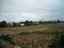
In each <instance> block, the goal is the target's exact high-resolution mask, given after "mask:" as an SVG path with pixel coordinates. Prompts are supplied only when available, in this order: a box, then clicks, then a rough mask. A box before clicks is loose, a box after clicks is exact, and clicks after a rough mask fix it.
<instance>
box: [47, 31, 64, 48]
mask: <svg viewBox="0 0 64 48" xmlns="http://www.w3.org/2000/svg"><path fill="white" fill-rule="evenodd" d="M48 48H64V32H56V34H55V38H54V39H53V40H52V41H51V44H50V45H49V46H48Z"/></svg>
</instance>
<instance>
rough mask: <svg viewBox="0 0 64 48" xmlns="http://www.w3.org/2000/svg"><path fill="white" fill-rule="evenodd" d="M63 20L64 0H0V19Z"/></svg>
mask: <svg viewBox="0 0 64 48" xmlns="http://www.w3.org/2000/svg"><path fill="white" fill-rule="evenodd" d="M58 19H59V20H64V0H0V21H3V20H5V21H7V22H13V21H16V22H19V21H26V20H32V21H40V20H42V21H46V20H58Z"/></svg>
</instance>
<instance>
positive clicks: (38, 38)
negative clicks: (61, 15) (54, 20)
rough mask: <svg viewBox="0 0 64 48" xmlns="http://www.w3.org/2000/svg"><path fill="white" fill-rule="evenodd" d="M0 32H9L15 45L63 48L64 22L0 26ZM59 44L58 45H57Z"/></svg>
mask: <svg viewBox="0 0 64 48" xmlns="http://www.w3.org/2000/svg"><path fill="white" fill-rule="evenodd" d="M0 33H4V34H5V35H7V34H10V35H11V36H12V38H13V42H14V43H15V45H19V46H20V47H22V48H23V47H24V48H31V47H32V48H37V47H40V48H46V47H47V46H48V45H49V46H48V47H49V48H53V47H54V48H59V47H60V48H64V47H62V46H61V44H63V43H62V42H61V41H64V39H62V38H63V36H64V24H39V25H32V26H23V27H6V28H0ZM58 46H59V47H58Z"/></svg>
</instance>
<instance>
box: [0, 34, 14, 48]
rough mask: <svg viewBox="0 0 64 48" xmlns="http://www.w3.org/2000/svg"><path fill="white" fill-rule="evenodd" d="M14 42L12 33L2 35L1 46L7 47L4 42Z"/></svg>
mask: <svg viewBox="0 0 64 48" xmlns="http://www.w3.org/2000/svg"><path fill="white" fill-rule="evenodd" d="M5 43H7V44H14V43H13V42H12V37H10V35H4V33H3V34H2V35H0V48H5V47H4V44H5Z"/></svg>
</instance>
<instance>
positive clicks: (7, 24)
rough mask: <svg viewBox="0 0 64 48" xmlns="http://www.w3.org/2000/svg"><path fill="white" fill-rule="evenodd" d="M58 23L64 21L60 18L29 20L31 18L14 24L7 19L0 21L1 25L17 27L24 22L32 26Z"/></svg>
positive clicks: (25, 24)
mask: <svg viewBox="0 0 64 48" xmlns="http://www.w3.org/2000/svg"><path fill="white" fill-rule="evenodd" d="M51 23H52V24H57V23H64V21H60V20H57V21H29V20H26V21H25V22H19V23H16V22H13V23H12V25H11V24H10V23H7V22H6V21H2V22H0V27H9V26H12V27H15V26H21V25H22V24H23V25H24V26H32V25H37V24H51Z"/></svg>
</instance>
